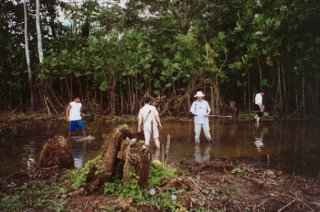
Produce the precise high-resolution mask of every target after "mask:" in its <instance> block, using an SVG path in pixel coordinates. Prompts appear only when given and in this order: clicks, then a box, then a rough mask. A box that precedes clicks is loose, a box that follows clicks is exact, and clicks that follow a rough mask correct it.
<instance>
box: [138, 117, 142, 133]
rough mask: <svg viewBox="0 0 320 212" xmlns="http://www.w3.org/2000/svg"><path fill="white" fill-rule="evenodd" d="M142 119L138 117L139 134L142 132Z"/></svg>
mask: <svg viewBox="0 0 320 212" xmlns="http://www.w3.org/2000/svg"><path fill="white" fill-rule="evenodd" d="M141 124H142V117H141V116H140V115H139V116H138V132H141Z"/></svg>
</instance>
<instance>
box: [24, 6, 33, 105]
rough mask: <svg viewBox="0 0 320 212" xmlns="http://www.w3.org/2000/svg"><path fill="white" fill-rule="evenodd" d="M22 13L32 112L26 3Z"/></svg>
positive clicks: (31, 100)
mask: <svg viewBox="0 0 320 212" xmlns="http://www.w3.org/2000/svg"><path fill="white" fill-rule="evenodd" d="M23 12H24V42H25V51H26V61H27V68H28V80H29V89H30V110H31V111H33V108H34V98H33V83H32V72H31V63H30V54H29V41H28V10H27V3H26V1H24V2H23Z"/></svg>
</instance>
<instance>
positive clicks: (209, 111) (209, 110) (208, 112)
mask: <svg viewBox="0 0 320 212" xmlns="http://www.w3.org/2000/svg"><path fill="white" fill-rule="evenodd" d="M207 104H208V110H207V114H206V115H209V114H210V113H211V108H210V105H209V103H207Z"/></svg>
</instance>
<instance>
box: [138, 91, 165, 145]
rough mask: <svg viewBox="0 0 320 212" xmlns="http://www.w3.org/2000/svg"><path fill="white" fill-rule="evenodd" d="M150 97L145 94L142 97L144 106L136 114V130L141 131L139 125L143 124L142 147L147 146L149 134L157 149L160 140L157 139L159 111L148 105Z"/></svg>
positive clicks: (159, 123)
mask: <svg viewBox="0 0 320 212" xmlns="http://www.w3.org/2000/svg"><path fill="white" fill-rule="evenodd" d="M151 100H152V98H151V97H150V96H146V97H145V98H144V106H143V107H142V108H141V109H140V111H139V115H138V132H141V126H142V125H143V132H144V138H145V143H144V146H143V147H144V148H146V147H147V146H149V143H150V139H151V136H152V137H153V139H154V141H155V146H156V148H157V149H160V141H159V130H158V126H159V127H160V129H162V125H161V121H160V117H159V112H158V111H157V109H156V107H155V106H153V105H150V103H151Z"/></svg>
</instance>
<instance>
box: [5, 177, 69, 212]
mask: <svg viewBox="0 0 320 212" xmlns="http://www.w3.org/2000/svg"><path fill="white" fill-rule="evenodd" d="M66 193H67V189H66V188H65V187H63V186H50V185H47V184H44V183H40V182H39V183H37V184H35V185H33V186H31V187H27V188H25V189H23V190H21V191H19V192H15V193H13V194H10V195H7V194H3V193H0V199H1V200H0V210H1V211H23V210H25V209H35V210H40V209H44V208H46V209H51V210H55V211H62V210H63V208H64V204H65V202H66V197H67V195H66Z"/></svg>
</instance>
